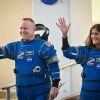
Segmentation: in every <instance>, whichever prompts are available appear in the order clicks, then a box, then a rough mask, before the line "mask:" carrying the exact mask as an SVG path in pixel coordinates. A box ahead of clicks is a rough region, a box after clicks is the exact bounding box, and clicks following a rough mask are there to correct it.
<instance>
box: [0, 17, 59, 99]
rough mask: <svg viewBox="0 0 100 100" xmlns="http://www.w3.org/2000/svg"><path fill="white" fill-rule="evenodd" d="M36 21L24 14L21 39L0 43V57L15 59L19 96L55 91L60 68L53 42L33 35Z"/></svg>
mask: <svg viewBox="0 0 100 100" xmlns="http://www.w3.org/2000/svg"><path fill="white" fill-rule="evenodd" d="M35 31H36V25H35V23H34V21H33V20H32V19H31V18H23V19H22V22H21V25H20V36H21V37H22V40H21V41H17V42H13V43H8V44H6V45H5V46H2V47H0V59H4V58H9V59H12V60H14V61H15V69H14V72H15V75H16V87H17V88H16V90H17V97H18V100H47V98H48V95H49V96H51V97H53V98H55V97H56V96H57V95H58V93H59V90H58V84H59V81H60V71H59V65H58V61H59V60H58V58H57V55H56V50H55V49H54V46H53V45H52V44H51V43H49V42H47V41H45V40H44V39H41V38H39V37H36V36H35V34H34V33H35ZM51 83H52V84H51Z"/></svg>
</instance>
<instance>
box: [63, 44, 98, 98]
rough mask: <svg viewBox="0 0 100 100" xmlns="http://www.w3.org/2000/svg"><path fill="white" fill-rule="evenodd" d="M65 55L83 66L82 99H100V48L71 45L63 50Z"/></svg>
mask: <svg viewBox="0 0 100 100" xmlns="http://www.w3.org/2000/svg"><path fill="white" fill-rule="evenodd" d="M63 55H64V56H65V57H66V58H69V59H75V61H76V63H78V64H81V65H82V67H83V71H82V74H81V76H82V89H81V94H80V99H81V100H100V76H99V75H100V49H99V50H98V49H89V48H87V47H85V46H78V47H75V46H71V47H69V48H68V49H67V50H63Z"/></svg>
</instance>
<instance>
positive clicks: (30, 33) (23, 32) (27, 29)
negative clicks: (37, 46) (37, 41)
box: [20, 20, 36, 40]
mask: <svg viewBox="0 0 100 100" xmlns="http://www.w3.org/2000/svg"><path fill="white" fill-rule="evenodd" d="M35 30H36V28H35V24H34V23H32V22H30V21H27V20H26V21H22V22H21V25H20V36H21V37H22V39H23V40H33V39H34V38H35V35H34V32H35Z"/></svg>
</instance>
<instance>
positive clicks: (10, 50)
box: [0, 43, 14, 59]
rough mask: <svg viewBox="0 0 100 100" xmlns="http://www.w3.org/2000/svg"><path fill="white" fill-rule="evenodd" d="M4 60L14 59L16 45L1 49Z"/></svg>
mask: <svg viewBox="0 0 100 100" xmlns="http://www.w3.org/2000/svg"><path fill="white" fill-rule="evenodd" d="M4 58H9V59H13V58H14V43H9V44H7V45H5V46H1V47H0V59H4Z"/></svg>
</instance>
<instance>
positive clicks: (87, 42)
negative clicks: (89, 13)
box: [85, 24, 100, 49]
mask: <svg viewBox="0 0 100 100" xmlns="http://www.w3.org/2000/svg"><path fill="white" fill-rule="evenodd" d="M92 29H96V30H97V31H98V32H100V24H95V25H93V26H92V27H91V29H90V33H89V35H88V37H87V38H86V40H85V45H86V47H88V48H90V49H91V48H93V47H94V45H93V42H92V39H91V32H92Z"/></svg>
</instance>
